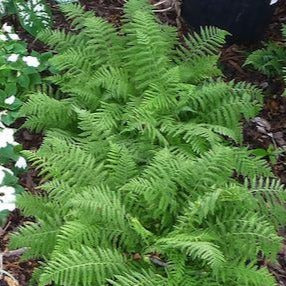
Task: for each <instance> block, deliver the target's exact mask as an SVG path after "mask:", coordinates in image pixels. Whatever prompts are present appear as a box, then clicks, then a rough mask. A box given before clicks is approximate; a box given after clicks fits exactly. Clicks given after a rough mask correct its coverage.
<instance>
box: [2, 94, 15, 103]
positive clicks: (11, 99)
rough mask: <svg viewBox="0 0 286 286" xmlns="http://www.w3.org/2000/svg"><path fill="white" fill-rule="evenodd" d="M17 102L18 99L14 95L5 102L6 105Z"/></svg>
mask: <svg viewBox="0 0 286 286" xmlns="http://www.w3.org/2000/svg"><path fill="white" fill-rule="evenodd" d="M15 100H16V97H15V96H14V95H12V96H10V97H8V98H6V99H5V101H4V102H5V104H9V105H11V104H13V103H14V102H15Z"/></svg>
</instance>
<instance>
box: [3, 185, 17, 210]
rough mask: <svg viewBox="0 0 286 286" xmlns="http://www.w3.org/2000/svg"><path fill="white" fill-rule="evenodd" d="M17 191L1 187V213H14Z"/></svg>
mask: <svg viewBox="0 0 286 286" xmlns="http://www.w3.org/2000/svg"><path fill="white" fill-rule="evenodd" d="M15 201H16V195H15V189H14V188H13V187H9V186H2V187H0V211H3V210H9V211H13V210H14V209H15V208H16V204H15Z"/></svg>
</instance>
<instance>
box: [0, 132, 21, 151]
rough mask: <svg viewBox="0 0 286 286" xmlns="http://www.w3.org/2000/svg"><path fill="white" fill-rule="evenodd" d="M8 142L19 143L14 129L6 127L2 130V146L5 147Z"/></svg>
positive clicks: (0, 140) (0, 136)
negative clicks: (16, 140)
mask: <svg viewBox="0 0 286 286" xmlns="http://www.w3.org/2000/svg"><path fill="white" fill-rule="evenodd" d="M8 144H12V145H17V143H16V142H15V141H14V130H13V129H12V128H4V129H2V130H1V131H0V148H5V147H7V145H8Z"/></svg>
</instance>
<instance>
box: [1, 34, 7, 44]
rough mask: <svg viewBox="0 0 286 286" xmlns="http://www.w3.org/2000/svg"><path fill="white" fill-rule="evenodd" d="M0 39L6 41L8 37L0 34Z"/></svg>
mask: <svg viewBox="0 0 286 286" xmlns="http://www.w3.org/2000/svg"><path fill="white" fill-rule="evenodd" d="M0 40H1V41H4V42H6V41H7V40H8V38H7V37H6V36H5V35H3V34H2V35H0Z"/></svg>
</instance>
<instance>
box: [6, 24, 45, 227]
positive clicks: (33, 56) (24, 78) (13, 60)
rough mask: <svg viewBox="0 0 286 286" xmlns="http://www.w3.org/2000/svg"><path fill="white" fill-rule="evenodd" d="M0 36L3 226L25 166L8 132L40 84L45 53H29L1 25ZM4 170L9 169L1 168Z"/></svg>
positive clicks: (20, 42) (13, 35)
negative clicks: (29, 94)
mask: <svg viewBox="0 0 286 286" xmlns="http://www.w3.org/2000/svg"><path fill="white" fill-rule="evenodd" d="M2 30H3V33H2V34H1V35H0V37H1V42H0V110H1V111H0V189H1V190H0V220H1V221H0V225H3V224H4V223H5V218H6V216H7V214H8V210H9V211H12V210H13V209H15V199H16V198H15V194H16V193H19V192H21V191H22V187H21V186H20V185H19V182H18V179H17V176H18V175H20V174H21V172H23V170H25V168H26V166H27V163H26V161H25V159H24V158H23V157H21V156H20V152H21V150H22V148H21V146H20V145H19V144H18V143H17V142H15V139H14V132H15V130H14V129H13V128H11V125H12V124H13V123H14V121H15V120H16V118H17V117H18V115H19V108H20V107H21V105H22V103H23V101H24V100H25V98H26V97H25V94H26V93H27V92H28V91H31V90H35V89H36V88H37V87H38V86H39V85H40V84H42V80H41V77H40V73H41V72H42V71H43V70H45V69H46V68H47V63H46V60H47V58H48V57H49V53H46V54H42V55H40V54H38V53H35V52H32V53H29V52H28V49H27V45H26V44H25V43H24V42H22V41H20V39H19V37H18V35H17V34H14V33H13V28H12V27H11V26H8V25H7V24H4V25H3V27H2ZM3 166H6V167H8V168H9V169H7V168H5V167H3Z"/></svg>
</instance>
